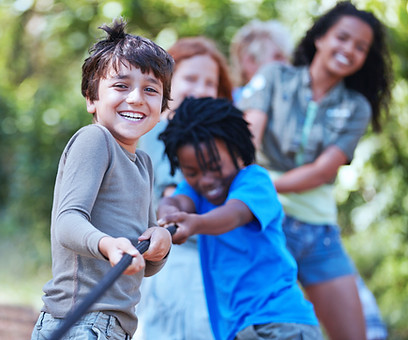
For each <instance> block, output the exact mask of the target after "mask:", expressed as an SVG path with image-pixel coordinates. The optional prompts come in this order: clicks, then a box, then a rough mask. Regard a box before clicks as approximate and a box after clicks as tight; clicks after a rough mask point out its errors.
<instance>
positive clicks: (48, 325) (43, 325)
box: [31, 312, 131, 340]
mask: <svg viewBox="0 0 408 340" xmlns="http://www.w3.org/2000/svg"><path fill="white" fill-rule="evenodd" d="M63 322H64V319H58V318H54V317H52V316H51V314H49V313H44V312H41V314H40V316H39V318H38V320H37V323H36V324H35V326H34V329H33V333H32V335H31V340H46V339H49V338H50V336H51V334H52V333H53V332H54V331H55V330H57V329H59V327H61V325H62V324H63ZM68 339H75V340H108V339H109V340H130V339H131V336H129V335H128V334H126V332H125V331H124V330H123V329H122V327H121V326H120V324H119V322H118V321H117V319H116V318H115V317H114V316H111V315H107V314H104V313H102V312H92V313H87V314H85V315H84V316H82V318H80V319H79V320H78V321H77V322H76V323H75V324H74V325H73V326H72V327H71V328H70V329H69V330H68V331H67V332H66V333H65V335H64V336H63V337H62V338H61V340H68Z"/></svg>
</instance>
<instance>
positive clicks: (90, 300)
mask: <svg viewBox="0 0 408 340" xmlns="http://www.w3.org/2000/svg"><path fill="white" fill-rule="evenodd" d="M167 230H168V231H169V232H170V234H171V235H174V233H175V232H176V230H177V225H171V226H170V227H168V228H167ZM149 245H150V240H144V241H142V242H139V243H138V244H137V245H136V249H137V250H139V252H140V254H143V253H144V252H145V251H146V250H147V249H149ZM132 259H133V257H132V255H129V254H124V255H123V256H122V258H121V260H120V261H119V262H118V263H117V264H116V265H115V266H113V267H112V268H111V269H110V270H109V271H108V273H107V274H106V275H105V276H104V277H103V278H102V280H101V281H100V282H99V283H98V284H97V285H96V287H95V288H94V289H93V290H92V291H91V292H90V293H89V294H88V295H87V296H86V297H85V299H84V300H83V301H82V303H80V304H79V305H78V306H77V307H76V308H74V309H73V310H72V311H71V312H70V313H68V314H67V316H66V317H65V320H64V322H63V324H62V326H61V327H60V328H59V329H57V330H56V331H54V333H52V334H51V337H50V338H49V340H59V339H60V338H61V337H62V336H63V335H64V334H65V333H66V332H67V331H68V329H70V328H71V326H72V325H73V324H74V323H75V322H76V321H78V320H79V318H80V317H81V316H82V315H84V314H85V313H86V312H87V311H88V309H89V308H90V307H91V306H92V305H93V304H94V303H95V302H96V301H97V300H98V299H99V298H100V297H101V296H102V294H103V293H105V291H106V290H108V289H109V287H110V286H111V285H112V284H113V283H114V282H115V281H116V279H117V278H118V277H119V276H120V275H121V274H122V273H123V272H124V271H125V269H126V268H127V267H129V265H130V264H131V263H132Z"/></svg>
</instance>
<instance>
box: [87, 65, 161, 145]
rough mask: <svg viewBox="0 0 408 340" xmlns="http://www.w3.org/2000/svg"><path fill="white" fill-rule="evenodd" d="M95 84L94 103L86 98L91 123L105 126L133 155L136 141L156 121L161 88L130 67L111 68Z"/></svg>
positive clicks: (148, 74)
mask: <svg viewBox="0 0 408 340" xmlns="http://www.w3.org/2000/svg"><path fill="white" fill-rule="evenodd" d="M107 74H108V76H107V77H106V78H102V79H100V81H99V89H98V98H99V99H98V100H93V101H92V100H90V99H89V98H87V99H86V103H87V110H88V112H89V113H92V114H94V121H95V123H97V124H100V125H103V126H105V127H106V128H107V129H108V130H109V131H110V132H111V134H112V135H113V137H114V138H115V139H116V141H117V142H118V143H119V144H120V145H121V146H122V147H124V148H125V149H126V150H128V151H130V152H132V153H134V152H135V150H136V144H137V142H138V140H139V138H140V137H141V136H142V135H144V134H145V133H147V132H148V131H150V130H151V129H152V128H153V127H154V126H155V125H156V124H157V122H158V121H159V120H160V112H161V105H162V98H163V85H162V83H161V81H159V80H158V79H157V78H156V77H155V76H154V75H153V73H142V72H141V71H140V69H138V68H136V67H134V66H131V65H130V64H126V63H125V64H122V63H121V64H120V65H119V68H118V72H115V71H114V69H113V68H112V67H111V69H110V70H109V72H108V73H107Z"/></svg>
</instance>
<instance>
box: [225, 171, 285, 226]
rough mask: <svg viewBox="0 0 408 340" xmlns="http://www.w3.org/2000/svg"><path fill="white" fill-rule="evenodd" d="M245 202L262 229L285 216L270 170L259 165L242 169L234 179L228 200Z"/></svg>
mask: <svg viewBox="0 0 408 340" xmlns="http://www.w3.org/2000/svg"><path fill="white" fill-rule="evenodd" d="M229 199H237V200H240V201H241V202H243V203H244V204H245V205H246V206H247V207H248V208H249V210H251V212H252V213H253V214H254V216H255V217H256V218H257V220H258V222H259V223H260V225H261V228H262V230H264V229H265V228H266V227H267V226H269V225H270V224H271V223H273V222H274V221H277V220H280V219H281V218H282V216H283V209H282V205H281V203H280V202H279V199H278V195H277V193H276V190H275V186H274V185H273V183H272V180H271V178H270V177H269V174H268V172H267V171H266V170H265V169H264V168H262V167H260V166H259V165H250V166H248V167H246V168H244V169H242V170H241V171H240V172H239V174H238V175H237V177H236V178H235V179H234V181H233V183H232V185H231V188H230V192H229V195H228V198H227V200H229Z"/></svg>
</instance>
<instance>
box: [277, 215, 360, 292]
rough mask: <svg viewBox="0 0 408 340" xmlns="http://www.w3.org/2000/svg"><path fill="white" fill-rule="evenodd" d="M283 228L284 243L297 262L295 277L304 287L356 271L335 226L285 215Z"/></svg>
mask: <svg viewBox="0 0 408 340" xmlns="http://www.w3.org/2000/svg"><path fill="white" fill-rule="evenodd" d="M282 227H283V231H284V233H285V235H286V246H287V247H288V249H289V251H290V252H291V253H292V255H293V257H294V258H295V260H296V262H297V265H298V279H299V281H300V283H301V284H302V286H303V287H307V286H309V285H312V284H317V283H321V282H324V281H329V280H332V279H335V278H338V277H341V276H346V275H352V274H356V268H355V266H354V263H353V261H352V260H351V258H350V257H349V256H348V255H347V253H346V251H345V250H344V247H343V245H342V242H341V237H340V229H339V227H338V226H337V225H330V224H325V225H318V224H308V223H304V222H300V221H298V220H296V219H294V218H293V217H290V216H286V217H285V218H284V221H283V225H282Z"/></svg>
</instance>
